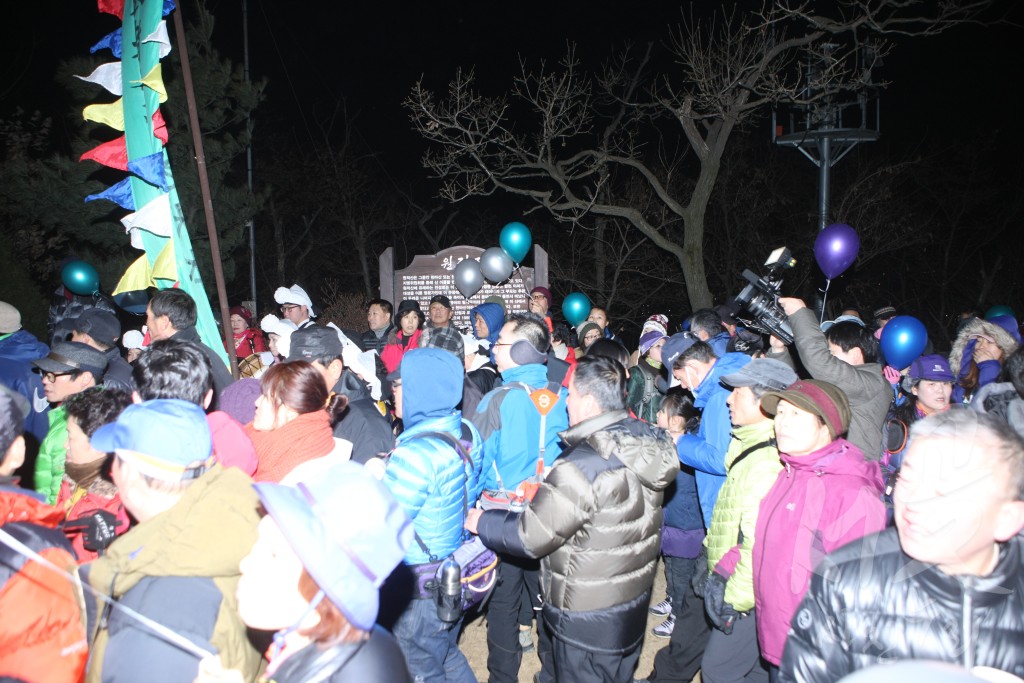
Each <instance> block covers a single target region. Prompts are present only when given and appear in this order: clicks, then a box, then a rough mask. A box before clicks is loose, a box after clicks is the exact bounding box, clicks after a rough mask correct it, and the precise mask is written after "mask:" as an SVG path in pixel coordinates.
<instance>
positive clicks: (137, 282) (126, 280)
mask: <svg viewBox="0 0 1024 683" xmlns="http://www.w3.org/2000/svg"><path fill="white" fill-rule="evenodd" d="M152 279H153V278H152V275H151V271H150V269H149V257H148V256H146V255H145V254H143V255H142V256H140V257H139V258H137V259H135V263H133V264H131V265H130V266H128V270H126V271H124V275H122V276H121V281H120V282H118V283H117V287H115V288H114V291H113V292H111V295H115V294H121V293H122V292H137V291H139V290H140V289H145V288H146V287H149V283H150V281H151V280H152Z"/></svg>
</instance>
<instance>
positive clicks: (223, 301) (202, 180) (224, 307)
mask: <svg viewBox="0 0 1024 683" xmlns="http://www.w3.org/2000/svg"><path fill="white" fill-rule="evenodd" d="M181 11H182V9H181V4H180V3H179V5H178V9H177V11H176V12H175V13H174V29H175V33H177V38H178V55H179V56H180V58H181V75H182V79H183V81H184V84H185V99H186V101H187V102H188V120H189V125H190V126H191V128H192V142H193V144H194V145H195V150H196V167H197V168H198V170H199V190H200V192H201V193H202V195H203V213H204V214H205V215H206V230H207V232H208V233H209V236H210V258H211V259H212V260H213V279H214V282H215V283H216V285H217V299H218V302H219V303H220V320H221V325H220V327H221V333H222V334H223V335H224V348H225V349H226V350H227V352H228V360H229V361H230V362H231V376H232V377H234V378H235V379H238V377H239V375H238V358H237V356H236V355H235V345H234V339H233V337H232V334H231V317H230V316H229V315H228V294H227V290H226V289H225V285H224V268H223V267H222V266H221V262H220V240H219V239H218V237H217V222H216V220H215V219H214V216H213V199H212V197H211V195H210V178H209V176H208V175H207V172H206V154H205V152H204V151H203V136H202V133H201V132H200V130H199V111H198V109H197V107H196V92H195V89H194V88H193V87H192V68H191V67H190V66H189V61H188V47H187V46H186V44H185V22H184V21H182V19H181Z"/></svg>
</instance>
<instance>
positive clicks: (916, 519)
mask: <svg viewBox="0 0 1024 683" xmlns="http://www.w3.org/2000/svg"><path fill="white" fill-rule="evenodd" d="M910 439H911V441H910V446H909V448H908V451H907V455H906V457H905V459H904V461H903V468H902V470H901V472H900V479H899V482H898V483H897V485H896V491H895V496H894V500H895V513H896V528H895V529H887V530H885V531H882V532H880V533H878V534H874V535H871V536H867V537H865V538H863V539H861V540H859V541H855V542H854V543H851V544H849V545H847V546H844V547H842V548H840V549H839V550H838V551H836V552H834V553H832V554H831V555H829V556H827V557H826V558H825V559H824V560H822V562H821V564H819V565H818V568H817V570H816V571H815V575H814V577H813V578H812V579H811V585H810V588H809V590H808V591H807V595H806V597H805V598H804V600H803V602H802V603H801V605H800V608H799V609H798V610H797V613H796V616H795V617H794V618H793V624H792V628H791V630H790V632H789V638H788V640H787V641H786V650H785V654H784V655H783V658H782V666H781V679H782V680H783V681H800V682H801V683H802V682H805V681H806V682H812V681H813V682H815V683H820V682H822V681H837V680H839V679H841V678H843V677H844V676H846V675H847V674H848V673H850V672H852V671H855V670H858V669H862V668H865V667H868V666H872V665H874V664H878V663H882V662H893V661H897V660H904V659H916V660H933V661H943V662H950V663H959V664H961V665H962V666H963V667H964V668H965V669H967V670H968V671H970V670H971V669H973V668H974V667H976V666H979V667H991V668H994V669H999V670H1001V671H1007V672H1009V673H1012V674H1014V675H1016V676H1024V538H1022V537H1021V535H1020V533H1019V532H1020V531H1021V529H1022V528H1024V441H1022V440H1021V438H1020V437H1019V436H1018V435H1017V434H1016V433H1014V432H1013V431H1012V430H1011V429H1010V427H1009V425H1008V424H1007V423H1006V422H1004V421H1002V420H1000V419H999V418H996V417H993V416H990V415H985V414H980V413H976V412H974V411H970V410H949V411H947V412H945V413H937V414H935V415H931V416H929V417H927V418H925V419H923V420H919V421H918V422H916V423H914V426H913V427H912V428H911V431H910Z"/></svg>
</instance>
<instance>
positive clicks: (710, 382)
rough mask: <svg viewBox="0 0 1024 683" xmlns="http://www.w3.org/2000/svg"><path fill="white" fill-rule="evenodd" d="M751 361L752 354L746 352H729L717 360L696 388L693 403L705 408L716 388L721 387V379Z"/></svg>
mask: <svg viewBox="0 0 1024 683" xmlns="http://www.w3.org/2000/svg"><path fill="white" fill-rule="evenodd" d="M749 362H750V356H748V355H747V354H745V353H727V354H725V355H723V356H722V357H721V358H719V359H718V360H716V361H715V364H714V365H712V366H711V370H710V371H709V372H708V375H707V377H705V378H704V381H703V382H701V383H700V384H699V385H698V386H697V388H696V389H695V390H694V392H693V399H694V400H693V404H694V405H695V406H697V407H698V408H703V407H704V406H705V405H706V404H707V402H708V400H709V399H710V398H711V397H712V396H714V394H715V389H719V388H721V387H720V385H719V382H720V381H721V379H722V378H723V377H725V376H726V375H731V374H732V373H734V372H736V371H737V370H739V369H740V368H742V367H743V366H744V365H746V364H747V363H749Z"/></svg>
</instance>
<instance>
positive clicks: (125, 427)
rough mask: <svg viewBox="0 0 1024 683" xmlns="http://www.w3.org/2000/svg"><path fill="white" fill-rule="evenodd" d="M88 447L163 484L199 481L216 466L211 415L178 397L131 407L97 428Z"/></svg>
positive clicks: (159, 399) (155, 400)
mask: <svg viewBox="0 0 1024 683" xmlns="http://www.w3.org/2000/svg"><path fill="white" fill-rule="evenodd" d="M89 443H90V445H91V446H92V447H93V448H94V449H96V450H97V451H100V452H101V453H117V455H118V457H119V458H121V459H122V460H124V461H126V462H130V463H131V464H132V465H134V466H135V467H137V468H138V469H139V471H140V472H141V473H142V474H144V475H146V476H148V477H153V478H154V479H160V480H161V481H182V480H185V479H196V478H198V477H199V476H201V475H202V474H203V473H204V472H206V471H207V470H208V469H209V468H210V467H211V466H212V465H213V463H214V459H213V455H212V454H213V441H212V439H211V437H210V425H209V424H208V423H207V421H206V413H205V412H203V409H202V408H200V407H199V406H197V405H196V404H195V403H190V402H188V401H182V400H180V399H176V398H158V399H153V400H152V401H144V402H142V403H135V404H132V405H130V406H128V407H127V408H125V409H124V411H122V412H121V414H120V415H119V416H118V417H117V419H116V420H115V421H114V422H111V423H110V424H107V425H103V426H102V427H100V428H99V429H97V430H96V433H95V434H93V435H92V439H90V440H89Z"/></svg>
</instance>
